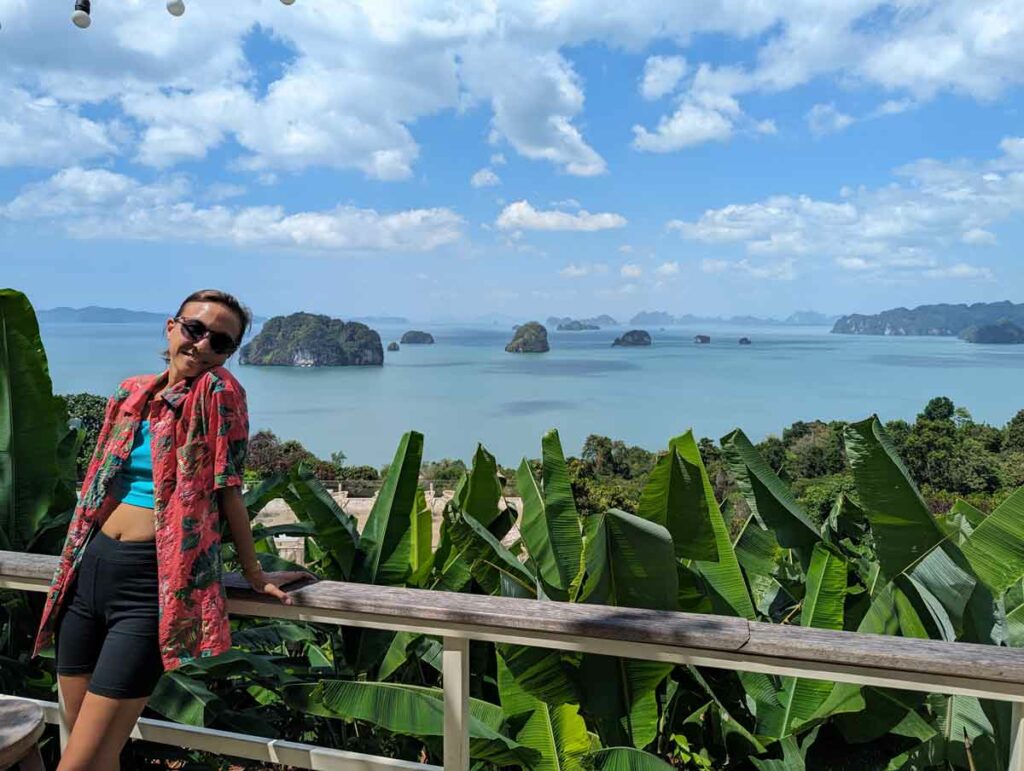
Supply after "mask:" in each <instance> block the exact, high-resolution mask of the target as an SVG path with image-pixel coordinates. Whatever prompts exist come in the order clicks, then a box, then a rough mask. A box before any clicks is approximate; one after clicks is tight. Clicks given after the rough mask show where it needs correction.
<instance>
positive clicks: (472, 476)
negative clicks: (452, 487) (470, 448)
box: [455, 444, 501, 527]
mask: <svg viewBox="0 0 1024 771" xmlns="http://www.w3.org/2000/svg"><path fill="white" fill-rule="evenodd" d="M455 500H456V501H457V502H458V506H459V508H460V509H461V510H462V511H465V512H467V513H469V514H470V515H471V516H472V517H473V518H474V519H475V520H476V521H477V522H479V523H480V524H481V525H483V526H484V527H489V526H490V524H491V523H492V522H493V521H494V520H495V519H496V518H497V517H498V515H499V513H500V511H499V508H498V503H499V502H500V501H501V481H500V480H499V479H498V464H497V462H496V461H495V460H494V456H493V455H491V454H490V453H489V452H487V450H485V449H484V446H483V445H482V444H478V445H477V446H476V453H475V454H474V455H473V465H472V466H471V467H470V470H469V472H468V473H467V474H466V476H465V477H463V481H462V484H460V485H459V488H458V489H457V490H456V492H455Z"/></svg>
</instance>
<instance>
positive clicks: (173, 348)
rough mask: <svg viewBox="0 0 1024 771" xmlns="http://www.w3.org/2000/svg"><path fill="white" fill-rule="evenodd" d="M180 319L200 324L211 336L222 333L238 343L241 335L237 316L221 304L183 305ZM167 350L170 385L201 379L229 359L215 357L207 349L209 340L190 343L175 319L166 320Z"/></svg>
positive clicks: (207, 338)
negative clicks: (211, 333)
mask: <svg viewBox="0 0 1024 771" xmlns="http://www.w3.org/2000/svg"><path fill="white" fill-rule="evenodd" d="M180 317H181V318H183V319H195V320H196V321H201V322H202V323H203V324H204V325H205V326H206V328H207V329H209V330H210V332H223V333H224V334H226V335H230V336H231V339H232V340H238V339H239V338H240V337H241V335H242V324H241V321H240V320H239V318H238V316H236V315H235V313H234V312H233V311H232V310H231V309H230V308H228V307H227V306H225V305H221V304H220V303H216V302H191V303H186V305H185V307H184V308H183V309H182V311H181V316H180ZM167 350H168V352H169V353H170V359H169V360H168V362H167V366H168V369H169V370H170V374H171V378H170V380H171V382H177V381H178V380H183V379H185V378H191V377H196V376H197V375H201V374H202V373H204V372H205V371H206V370H208V369H213V368H214V367H219V366H221V365H222V364H223V363H224V362H226V361H227V360H228V358H229V357H230V356H231V354H230V353H217V352H216V351H214V350H213V349H212V348H210V338H209V336H207V337H204V338H202V339H201V340H196V341H195V342H193V341H192V340H190V339H189V337H188V335H186V334H185V332H184V330H183V329H182V326H181V324H179V323H178V322H177V321H175V320H174V319H167Z"/></svg>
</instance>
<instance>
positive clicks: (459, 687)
mask: <svg viewBox="0 0 1024 771" xmlns="http://www.w3.org/2000/svg"><path fill="white" fill-rule="evenodd" d="M56 566H57V558H55V557H44V556H40V555H33V554H21V553H16V552H5V551H0V588H12V589H24V590H28V591H45V590H46V588H47V587H48V585H49V582H50V578H51V576H52V575H53V572H54V570H55V569H56ZM227 579H228V580H227V584H228V609H229V612H230V613H232V614H234V615H242V616H259V617H268V618H282V619H292V620H297V621H309V622H316V623H322V624H337V625H343V626H358V627H371V628H376V629H391V630H398V631H409V632H419V633H425V634H432V635H439V636H441V637H442V639H443V643H444V653H443V657H442V681H443V688H444V715H445V717H444V769H445V771H466V770H467V769H468V768H469V732H468V721H469V711H468V710H469V641H470V640H486V641H490V642H501V643H514V644H520V645H530V646H536V647H542V648H556V649H561V650H573V651H581V652H588V653H599V654H606V655H612V656H622V657H626V658H633V659H647V660H652V661H663V662H668V663H673V664H691V665H695V666H702V667H717V668H721V669H732V670H738V671H748V672H764V673H769V674H775V675H790V676H799V677H807V678H813V679H817V680H832V681H840V682H849V683H857V684H860V685H874V686H880V687H891V688H902V689H906V690H912V691H924V692H929V693H944V694H961V695H967V696H975V697H978V698H984V699H997V700H1003V701H1010V702H1012V703H1013V724H1012V727H1013V736H1012V738H1011V759H1010V764H1009V771H1024V731H1022V730H1021V728H1022V727H1024V650H1014V649H1010V648H1002V647H997V646H994V645H975V644H971V643H947V642H941V641H936V640H917V639H909V638H903V637H886V636H882V635H871V634H856V633H852V632H832V631H826V630H819V629H809V628H805V627H799V626H784V625H781V624H765V623H759V622H753V621H747V620H745V619H740V618H732V617H727V616H713V615H700V614H691V613H673V612H665V611H652V610H641V609H635V608H615V607H608V606H602V605H584V604H570V603H556V602H537V601H534V600H521V599H511V598H504V597H491V596H484V595H471V594H462V593H451V592H439V591H426V590H421V589H402V588H393V587H382V586H371V585H367V584H351V583H341V582H336V581H321V582H319V583H315V584H312V585H310V586H307V587H305V588H302V589H299V590H297V591H295V592H294V593H293V597H294V600H295V602H294V604H293V605H282V604H280V603H279V602H277V601H276V600H271V599H268V598H266V597H264V596H261V595H257V594H255V593H253V592H252V591H249V590H247V589H245V588H243V587H244V582H242V581H241V579H240V578H238V577H237V576H233V575H230V574H229V576H228V577H227ZM40 703H41V704H42V706H43V707H44V709H45V710H46V713H47V720H48V721H49V722H51V723H57V724H60V723H61V719H60V708H59V706H58V705H57V704H55V703H52V702H40ZM63 735H64V731H63V730H62V736H63ZM132 735H133V736H134V737H135V738H141V739H145V740H147V741H153V742H158V743H162V744H173V745H176V746H181V747H189V748H192V749H197V750H205V751H209V752H214V753H218V754H222V755H231V756H235V757H242V758H248V759H251V760H260V761H264V762H273V763H281V764H287V765H290V766H294V767H297V768H306V769H323V770H324V771H327V770H328V769H342V768H345V769H350V768H358V769H360V771H385V769H390V770H391V771H394V770H395V769H403V770H406V769H407V770H409V771H412V769H419V770H420V771H425V770H426V769H430V770H431V771H439V769H438V767H437V766H430V765H426V764H422V763H414V762H407V761H397V760H392V759H389V758H383V757H376V756H370V755H361V754H358V753H351V752H345V751H342V750H336V749H329V748H325V747H316V746H313V745H308V744H301V743H298V742H284V741H278V740H273V739H264V738H259V737H252V736H247V735H244V734H237V733H231V732H227V731H214V730H211V729H205V728H197V727H194V726H184V725H178V724H174V723H170V722H166V721H160V720H150V719H146V718H143V719H141V720H140V721H139V723H138V726H137V727H136V729H135V731H134V732H133V734H132Z"/></svg>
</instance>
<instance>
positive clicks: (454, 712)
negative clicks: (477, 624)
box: [441, 637, 469, 771]
mask: <svg viewBox="0 0 1024 771" xmlns="http://www.w3.org/2000/svg"><path fill="white" fill-rule="evenodd" d="M441 678H442V683H443V685H444V771H468V769H469V640H467V639H466V638H464V637H445V638H444V652H443V653H442V660H441Z"/></svg>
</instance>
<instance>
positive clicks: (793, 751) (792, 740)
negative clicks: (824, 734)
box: [750, 729, 817, 771]
mask: <svg viewBox="0 0 1024 771" xmlns="http://www.w3.org/2000/svg"><path fill="white" fill-rule="evenodd" d="M816 738H817V729H815V730H814V731H811V733H809V734H808V735H807V737H806V738H805V739H804V740H803V742H802V743H801V742H798V741H797V738H796V737H795V736H787V737H786V738H785V739H783V740H782V741H781V742H780V747H781V748H782V757H781V758H772V759H762V758H751V759H750V762H751V763H753V764H754V767H755V768H757V770H758V771H807V750H809V749H810V748H811V745H812V744H814V740H815V739H816Z"/></svg>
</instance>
